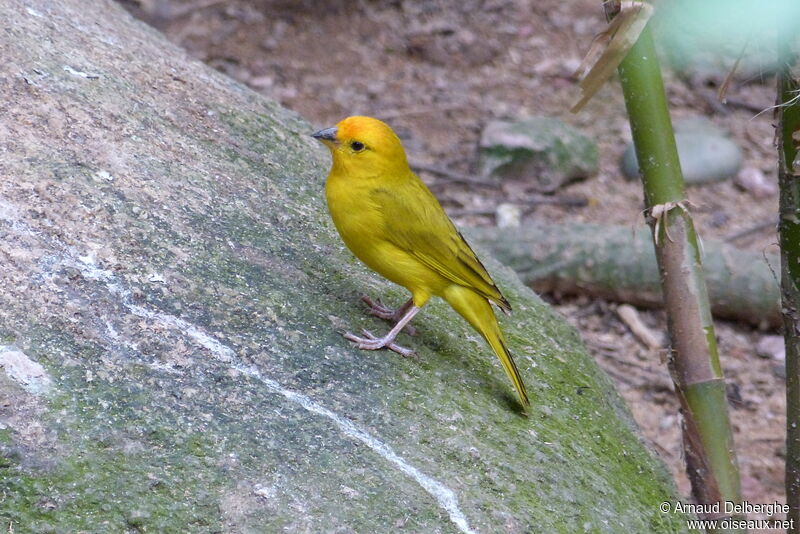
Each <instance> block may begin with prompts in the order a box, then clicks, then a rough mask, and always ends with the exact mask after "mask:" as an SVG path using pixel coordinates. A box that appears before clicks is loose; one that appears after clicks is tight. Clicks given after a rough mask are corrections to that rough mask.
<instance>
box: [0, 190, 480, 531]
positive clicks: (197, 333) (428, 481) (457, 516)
mask: <svg viewBox="0 0 800 534" xmlns="http://www.w3.org/2000/svg"><path fill="white" fill-rule="evenodd" d="M0 220H4V221H5V222H6V223H9V224H10V226H11V228H12V229H13V230H15V231H17V232H19V233H23V234H27V235H30V236H37V237H40V238H44V239H46V240H48V241H50V243H51V245H56V246H57V247H58V248H60V249H61V253H60V263H61V264H62V265H64V266H69V267H74V268H76V269H78V270H79V271H80V273H81V275H82V276H83V277H84V278H87V279H90V280H96V281H98V282H101V283H103V284H104V285H105V287H106V289H107V290H108V291H109V293H111V294H112V295H114V296H116V297H117V298H119V300H120V302H121V303H122V304H123V305H124V306H125V307H126V308H127V309H128V310H129V311H130V312H131V313H133V314H134V315H136V316H139V317H142V318H143V319H148V320H150V321H153V322H156V323H159V324H160V325H161V326H164V327H167V328H170V329H174V330H177V331H180V332H182V333H183V334H185V335H186V336H187V337H189V338H190V339H191V340H193V341H194V342H195V343H197V344H198V345H200V346H202V347H204V348H206V349H207V350H208V351H209V352H210V353H211V354H212V355H213V356H214V357H215V358H216V359H217V360H219V361H221V362H224V363H227V364H229V365H230V366H231V368H233V369H236V370H237V371H239V372H241V373H243V374H244V375H246V376H249V377H251V378H253V379H254V380H257V381H259V382H260V383H262V384H264V385H265V386H266V387H267V388H269V389H270V390H271V391H273V392H275V393H278V394H280V395H282V396H283V397H284V398H285V399H286V400H288V401H290V402H293V403H295V404H297V405H299V406H301V407H302V408H303V409H305V410H307V411H308V412H310V413H313V414H316V415H320V416H322V417H326V418H328V419H330V420H331V422H333V424H335V425H336V427H337V428H338V429H339V430H340V431H341V432H342V433H343V434H344V435H346V436H347V437H349V438H351V439H354V440H356V441H360V442H361V443H363V444H364V445H366V446H367V447H369V448H370V449H371V450H373V451H374V452H375V453H377V454H378V455H380V456H381V457H382V458H383V459H385V460H386V461H387V462H389V463H391V464H392V465H394V466H395V467H396V468H397V469H398V470H400V472H402V473H403V474H405V475H406V476H408V477H410V478H412V479H413V480H414V481H415V482H416V483H417V484H419V485H420V486H421V487H422V489H424V490H425V491H426V492H428V494H430V495H431V496H432V497H433V498H434V499H436V502H437V503H438V504H439V506H440V507H441V508H442V509H443V510H444V511H446V512H447V514H448V516H449V517H450V521H452V522H453V524H454V525H455V526H456V527H458V529H459V530H460V531H461V532H464V533H465V534H474V533H475V531H474V530H473V529H472V528H471V527H470V525H469V522H468V521H467V518H466V516H465V515H464V512H462V511H461V508H460V507H459V504H458V497H457V496H456V494H455V492H454V491H453V490H451V489H450V488H448V487H447V486H445V485H444V484H442V483H441V482H439V481H438V480H436V479H435V478H433V477H431V476H428V475H426V474H425V473H423V472H422V471H420V470H419V469H417V468H416V467H414V466H413V465H411V464H409V463H408V462H407V461H406V460H405V459H403V457H401V456H400V455H398V454H397V453H396V452H395V451H394V449H392V448H391V447H390V446H389V445H387V444H386V443H384V442H383V441H381V440H380V439H378V438H376V437H375V436H373V435H371V434H370V433H369V432H367V431H366V430H364V429H363V428H361V427H360V426H358V425H357V424H356V423H354V422H353V421H351V420H350V419H348V418H346V417H343V416H341V415H339V414H337V413H336V412H333V411H332V410H329V409H328V408H325V407H324V406H322V405H321V404H319V403H317V402H316V401H314V400H313V399H311V398H310V397H309V396H307V395H304V394H302V393H299V392H297V391H293V390H291V389H288V388H286V387H284V386H282V385H281V384H280V383H279V382H277V381H276V380H273V379H272V378H269V377H266V376H264V375H263V374H261V372H260V371H259V370H258V369H257V368H255V367H254V366H249V365H246V364H245V363H243V362H242V361H241V360H239V358H237V356H236V352H235V351H234V350H233V349H232V348H231V347H229V346H227V345H225V344H224V343H222V342H220V341H219V340H218V339H215V338H214V337H213V336H211V335H209V334H208V333H207V332H205V331H204V330H203V329H201V328H200V327H198V326H196V325H193V324H191V323H189V322H188V321H184V320H183V319H180V318H178V317H175V316H174V315H170V314H167V313H163V312H159V311H155V310H151V309H149V308H146V307H144V306H140V305H138V304H134V303H133V301H132V298H131V291H130V290H128V289H126V288H125V287H124V286H123V285H122V284H121V283H120V282H119V281H118V279H117V277H116V276H115V275H114V274H113V273H112V272H111V271H108V270H105V269H102V268H100V267H99V266H98V265H97V264H96V262H95V260H94V258H93V257H92V255H90V254H89V255H80V254H79V253H77V252H76V251H75V249H74V248H72V247H69V246H67V245H65V244H64V243H62V242H60V241H59V240H58V239H56V238H54V237H52V236H46V235H44V234H42V233H41V232H39V231H37V230H35V229H33V228H31V227H30V226H29V225H27V224H26V223H25V222H23V221H22V220H20V218H19V211H18V210H17V209H16V208H15V207H14V206H13V205H9V204H7V203H6V202H4V201H2V200H0ZM111 329H112V330H113V327H112V328H111Z"/></svg>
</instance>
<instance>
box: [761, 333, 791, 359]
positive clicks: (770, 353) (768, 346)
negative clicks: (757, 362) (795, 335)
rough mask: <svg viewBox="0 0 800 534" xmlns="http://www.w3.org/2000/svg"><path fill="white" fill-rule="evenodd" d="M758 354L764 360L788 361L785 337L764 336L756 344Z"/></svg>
mask: <svg viewBox="0 0 800 534" xmlns="http://www.w3.org/2000/svg"><path fill="white" fill-rule="evenodd" d="M756 354H758V355H759V356H760V357H762V358H769V359H772V360H777V361H781V362H782V361H784V360H785V359H786V346H785V344H784V341H783V336H772V335H771V336H763V337H762V338H761V339H760V340H759V341H758V343H757V344H756Z"/></svg>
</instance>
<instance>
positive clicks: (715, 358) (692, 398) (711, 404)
mask: <svg viewBox="0 0 800 534" xmlns="http://www.w3.org/2000/svg"><path fill="white" fill-rule="evenodd" d="M619 74H620V80H621V83H622V90H623V93H624V95H625V104H626V107H627V110H628V116H629V118H630V123H631V131H632V133H633V141H634V144H635V147H636V155H637V158H638V161H639V162H640V169H641V174H642V181H643V186H644V194H645V204H646V206H647V213H648V223H649V224H650V226H651V228H652V229H653V239H654V242H655V248H656V258H657V260H658V265H659V270H660V273H661V283H662V287H663V294H664V303H665V309H666V310H667V316H668V322H669V334H670V340H671V348H672V350H671V353H670V358H669V366H670V371H671V374H672V377H673V381H674V382H675V389H676V391H677V393H678V396H679V399H680V403H681V412H682V415H683V437H684V450H685V453H686V469H687V473H688V475H689V479H690V480H691V483H692V492H693V494H694V497H695V499H696V500H697V502H699V503H703V504H712V503H716V502H724V501H732V502H739V501H741V494H740V482H739V470H738V466H737V462H736V455H735V452H734V448H733V434H732V432H731V427H730V421H729V417H728V407H727V401H726V396H725V381H724V377H723V374H722V368H721V366H720V362H719V354H718V352H717V344H716V338H715V335H714V325H713V322H712V319H711V311H710V306H709V301H708V292H707V289H706V283H705V278H704V275H703V268H702V264H701V261H700V248H699V246H698V241H697V234H696V232H695V229H694V225H693V223H692V217H691V215H690V214H689V207H690V205H689V204H688V203H686V201H685V196H684V182H683V175H682V173H681V168H680V162H679V160H678V151H677V148H676V146H675V138H674V135H673V131H672V123H671V120H670V117H669V111H668V109H667V101H666V95H665V93H664V84H663V81H662V78H661V70H660V67H659V64H658V59H657V57H656V50H655V45H654V43H653V37H652V34H651V32H650V29H649V28H645V30H644V31H643V32H642V34H641V35H640V37H639V40H638V41H637V42H636V44H635V45H634V46H633V47H632V48H631V50H630V52H629V53H628V55H627V57H626V58H625V60H624V61H623V62H622V63H621V64H620V67H619ZM659 212H661V215H659ZM717 532H722V530H717Z"/></svg>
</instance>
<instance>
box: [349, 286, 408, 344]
mask: <svg viewBox="0 0 800 534" xmlns="http://www.w3.org/2000/svg"><path fill="white" fill-rule="evenodd" d="M361 301H362V302H363V303H364V304H366V305H367V306H369V309H368V310H367V313H368V314H370V315H372V316H374V317H378V318H380V319H383V320H385V321H391V322H393V323H397V321H399V320H400V319H402V317H403V314H404V313H405V309H404V308H405V307H400V308H398V309H396V310H395V309H392V308H390V307H388V306H384V305H383V303H382V302H381V299H375V300H372V299H371V298H370V297H369V296H368V295H364V296H363V297H361ZM404 330H405V331H406V333H407V334H408V335H409V336H416V335H417V329H416V328H414V327H413V326H411V325H410V324H408V325H406V327H405V329H404Z"/></svg>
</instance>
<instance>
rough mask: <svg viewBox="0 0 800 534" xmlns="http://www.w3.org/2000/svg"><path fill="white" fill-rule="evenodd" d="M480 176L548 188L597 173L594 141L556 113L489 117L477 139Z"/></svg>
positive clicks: (543, 188) (532, 186)
mask: <svg viewBox="0 0 800 534" xmlns="http://www.w3.org/2000/svg"><path fill="white" fill-rule="evenodd" d="M479 150H480V170H481V174H482V175H483V176H487V177H488V176H491V177H496V178H500V179H502V180H516V181H522V182H525V183H526V185H528V186H529V187H530V188H532V189H534V190H537V191H541V192H551V191H554V190H556V189H558V188H559V187H561V186H562V185H564V184H567V183H570V182H573V181H576V180H581V179H584V178H587V177H589V176H592V175H594V174H596V173H597V169H598V163H597V161H598V151H597V145H596V144H595V142H594V141H592V139H591V138H590V137H588V136H587V135H584V134H583V133H581V132H580V131H579V130H577V129H576V128H573V127H572V126H569V125H567V124H565V123H564V122H562V121H560V120H559V119H557V118H555V117H532V118H529V119H523V120H519V121H506V120H496V121H491V122H489V124H487V125H486V128H484V130H483V133H482V134H481V140H480V147H479Z"/></svg>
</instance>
